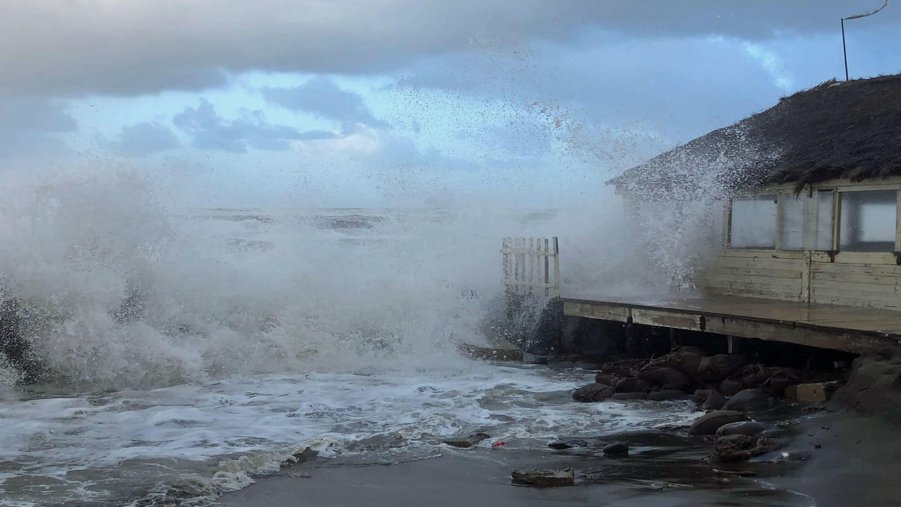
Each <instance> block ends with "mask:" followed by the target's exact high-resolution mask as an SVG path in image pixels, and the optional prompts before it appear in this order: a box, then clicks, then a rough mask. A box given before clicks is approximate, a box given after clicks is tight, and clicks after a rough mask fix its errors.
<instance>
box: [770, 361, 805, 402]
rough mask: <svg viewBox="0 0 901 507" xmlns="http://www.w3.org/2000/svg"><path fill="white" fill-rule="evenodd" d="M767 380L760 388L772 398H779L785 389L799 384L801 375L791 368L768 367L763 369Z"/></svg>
mask: <svg viewBox="0 0 901 507" xmlns="http://www.w3.org/2000/svg"><path fill="white" fill-rule="evenodd" d="M764 371H765V372H766V376H767V379H766V381H765V382H764V383H763V386H761V388H762V389H763V390H765V391H766V392H768V393H770V394H772V395H773V396H780V395H782V394H783V393H784V392H785V388H786V387H788V386H790V385H792V384H799V383H800V382H801V375H800V374H799V373H798V372H797V371H795V370H793V369H792V368H779V367H775V366H772V367H768V368H765V369H764Z"/></svg>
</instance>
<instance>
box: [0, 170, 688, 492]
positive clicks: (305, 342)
mask: <svg viewBox="0 0 901 507" xmlns="http://www.w3.org/2000/svg"><path fill="white" fill-rule="evenodd" d="M4 183H5V186H4V188H3V189H0V194H2V195H0V299H3V300H4V301H6V302H7V303H9V304H10V305H13V306H9V307H8V308H11V310H10V309H8V310H7V311H6V313H5V314H4V318H5V319H8V322H13V321H14V323H15V326H14V327H15V329H16V339H17V340H20V341H21V342H22V343H25V344H27V347H26V348H27V350H26V354H25V356H24V359H23V358H21V357H20V358H18V359H16V358H9V359H6V358H3V359H0V481H2V482H0V504H3V505H48V504H49V505H52V504H54V503H64V502H69V501H77V502H82V503H88V504H90V503H92V502H93V503H96V504H99V505H104V504H127V503H130V502H131V503H136V504H138V505H146V504H165V503H166V502H170V503H171V501H172V497H173V495H175V496H177V497H178V498H179V500H178V502H180V503H182V504H185V503H189V502H192V501H195V500H196V502H199V503H203V502H207V501H209V500H210V499H211V498H214V497H215V496H216V495H218V494H221V493H222V492H225V491H229V490H233V489H236V488H240V487H243V486H246V485H247V484H248V483H249V482H250V480H251V478H250V477H251V476H252V475H255V474H264V473H268V472H272V471H274V470H276V469H278V467H279V465H280V464H281V463H282V462H284V461H285V460H287V459H289V458H290V456H291V455H292V454H293V453H294V452H296V451H298V450H299V449H302V448H305V447H307V446H313V447H315V448H317V449H318V450H320V451H321V452H323V453H324V454H325V455H326V456H333V457H335V459H338V458H340V459H356V460H363V461H365V460H375V461H378V462H382V461H391V460H401V459H412V458H415V457H426V456H430V455H433V454H434V453H435V452H440V449H441V447H440V445H439V444H438V441H439V440H440V438H441V437H445V436H450V435H455V434H458V433H466V432H469V431H475V430H482V431H487V432H488V433H490V434H491V435H493V436H496V437H498V438H503V439H507V440H510V439H512V440H513V442H514V443H513V444H512V445H517V444H516V443H515V442H516V439H524V442H525V441H528V442H532V443H530V444H526V443H524V444H522V445H544V444H546V441H545V440H547V439H553V438H556V437H558V436H579V435H586V436H596V435H598V434H603V433H605V432H610V431H617V430H621V429H625V428H642V427H649V426H653V425H657V424H665V423H672V422H677V421H684V420H685V418H686V417H688V414H689V413H690V408H689V407H687V406H685V405H679V404H671V405H666V406H665V410H662V408H663V407H664V406H658V405H653V404H651V405H641V404H617V403H610V404H606V403H604V404H587V405H585V404H577V403H574V402H572V401H571V400H570V392H571V390H572V388H574V387H575V386H577V385H581V384H584V383H586V382H589V381H590V378H591V372H585V371H581V370H574V371H568V372H554V371H551V370H548V369H547V368H544V367H532V368H510V367H493V366H489V365H484V364H478V363H473V362H472V361H469V360H466V359H464V358H462V357H461V356H460V354H459V353H458V351H457V348H458V345H459V344H460V343H464V342H468V343H476V344H479V343H484V342H485V341H486V333H485V331H486V322H488V319H489V318H490V317H491V316H492V315H494V314H495V313H496V312H498V311H499V310H500V309H501V308H502V306H501V303H502V300H501V295H502V292H503V291H502V288H501V285H500V279H501V262H500V252H499V248H500V239H501V238H502V237H504V236H518V235H521V236H545V237H546V236H551V235H557V236H560V238H561V240H560V243H561V248H562V252H563V260H562V270H563V283H564V286H565V287H568V288H570V289H574V290H575V289H579V288H587V289H591V288H593V287H603V288H604V289H605V290H607V291H608V292H610V291H620V292H626V291H638V292H642V291H647V290H649V289H650V290H657V289H662V287H661V286H660V285H659V281H660V280H661V279H664V280H666V279H672V280H676V281H677V282H679V281H680V280H684V279H686V276H685V275H686V274H687V273H690V271H691V269H693V267H692V265H691V264H690V263H686V262H685V261H684V259H688V260H690V261H693V260H694V259H695V257H697V256H691V255H681V254H680V255H679V256H675V257H670V258H667V257H661V256H656V257H654V258H648V257H647V256H646V255H636V252H643V251H645V250H644V246H643V244H642V242H641V241H635V239H636V238H634V237H633V236H634V235H633V234H631V233H630V231H629V229H628V226H627V224H622V223H620V221H619V219H618V216H619V215H618V204H617V203H612V204H611V205H609V206H608V205H607V204H604V203H601V204H599V205H598V207H597V208H596V209H592V210H570V211H567V210H549V211H540V212H524V211H516V210H497V209H490V208H483V209H459V210H441V209H437V210H304V209H284V210H234V209H230V210H226V209H218V210H206V209H204V210H197V209H183V208H178V207H174V206H171V205H170V204H167V203H166V202H165V199H164V196H161V195H160V194H159V193H158V192H157V191H156V190H155V189H154V187H153V185H152V184H151V183H150V182H149V181H148V180H147V179H145V178H144V177H143V176H141V175H139V174H137V173H134V172H130V171H118V172H116V171H112V172H110V171H83V172H80V173H74V172H69V173H54V174H49V173H34V174H21V173H8V174H5V175H4ZM678 220H682V221H684V220H685V217H684V216H680V217H678ZM696 237H697V235H695V234H687V233H686V227H685V226H683V227H681V228H679V229H678V234H676V235H674V236H673V237H671V238H668V237H665V236H660V235H658V237H657V240H658V241H667V242H670V243H672V242H678V241H687V242H692V243H697V241H695V239H693V238H696ZM635 248H638V250H635ZM675 251H679V252H682V253H685V252H684V251H683V250H678V249H677V250H675ZM649 267H657V268H659V269H660V270H661V271H663V272H665V273H666V274H667V277H663V278H661V277H660V276H658V275H659V272H655V270H654V269H648V268H649ZM654 282H657V285H655V283H654ZM4 339H6V338H4ZM26 363H27V364H30V365H32V366H31V367H29V366H27V364H26ZM34 365H37V366H36V367H34ZM23 379H28V380H30V381H32V382H33V383H34V384H33V385H31V386H23V385H22V384H21V381H22V380H23ZM373 438H375V440H372V439H373ZM361 441H362V442H364V443H362V444H361V443H360V442H361ZM365 442H370V443H368V444H366V443H365ZM536 442H537V443H536ZM484 445H488V444H487V443H486V444H484Z"/></svg>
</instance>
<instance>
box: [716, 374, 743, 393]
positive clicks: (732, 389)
mask: <svg viewBox="0 0 901 507" xmlns="http://www.w3.org/2000/svg"><path fill="white" fill-rule="evenodd" d="M744 388H745V386H744V384H742V383H741V381H738V380H734V379H729V378H727V379H726V380H724V381H722V382H720V388H719V391H720V392H721V393H723V394H724V395H726V396H732V395H733V394H736V393H737V392H739V391H741V390H742V389H744Z"/></svg>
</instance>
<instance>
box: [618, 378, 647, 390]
mask: <svg viewBox="0 0 901 507" xmlns="http://www.w3.org/2000/svg"><path fill="white" fill-rule="evenodd" d="M652 387H654V386H653V385H651V383H650V382H648V381H646V380H642V379H640V378H636V377H632V378H627V379H623V380H622V381H620V382H619V383H618V384H616V392H618V393H636V392H645V393H646V392H648V391H650V390H651V388H652Z"/></svg>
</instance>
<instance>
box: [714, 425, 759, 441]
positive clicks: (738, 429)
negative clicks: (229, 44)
mask: <svg viewBox="0 0 901 507" xmlns="http://www.w3.org/2000/svg"><path fill="white" fill-rule="evenodd" d="M766 428H767V426H766V425H765V424H763V423H759V422H757V421H739V422H734V423H729V424H724V425H722V426H720V427H719V429H718V430H716V436H718V437H723V436H726V435H747V436H749V437H753V436H755V435H757V434H759V433H761V432H762V431H763V430H765V429H766Z"/></svg>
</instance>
